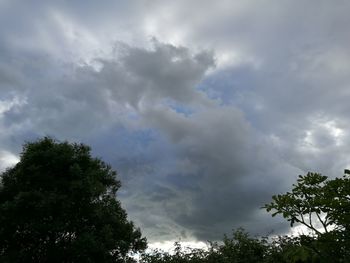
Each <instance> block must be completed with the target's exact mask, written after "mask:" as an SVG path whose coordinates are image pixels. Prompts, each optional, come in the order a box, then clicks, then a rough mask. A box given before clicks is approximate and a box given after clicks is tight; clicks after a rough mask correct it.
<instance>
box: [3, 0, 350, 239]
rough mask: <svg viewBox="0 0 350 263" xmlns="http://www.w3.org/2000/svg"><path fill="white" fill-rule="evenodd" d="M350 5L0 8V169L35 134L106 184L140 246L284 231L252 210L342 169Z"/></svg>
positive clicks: (349, 140)
mask: <svg viewBox="0 0 350 263" xmlns="http://www.w3.org/2000/svg"><path fill="white" fill-rule="evenodd" d="M349 11H350V2H349V1H345V0H335V1H328V0H327V1H326V0H318V1H315V0H308V1H292V0H280V1H272V0H263V1H257V0H255V1H253V0H246V1H232V0H230V1H229V0H217V1H209V0H201V1H197V0H191V1H188V0H187V1H185V0H177V1H167V0H153V1H151V0H139V1H136V0H128V1H126V0H125V1H117V0H114V1H112V0H106V1H92V0H85V1H63V0H62V1H40V0H32V1H17V0H0V35H1V38H0V58H1V59H0V170H4V169H5V168H6V167H9V166H10V165H13V164H14V163H16V162H17V161H18V156H19V153H20V152H21V149H22V145H23V143H24V142H26V141H33V140H36V139H38V138H41V137H42V136H52V137H54V138H56V139H58V140H68V141H70V142H82V143H85V144H88V145H90V146H91V147H92V152H93V155H94V156H96V157H99V158H101V159H103V160H104V161H106V162H107V163H109V164H111V165H112V167H113V168H114V169H115V170H117V172H118V178H119V179H120V180H121V182H122V187H121V188H120V190H119V192H118V199H119V200H121V202H122V205H123V207H124V208H125V209H126V211H127V213H128V216H129V218H130V219H131V220H133V221H134V222H135V224H136V225H137V226H139V227H140V228H141V230H142V233H143V235H144V236H146V237H147V239H148V241H149V242H150V243H151V244H152V243H154V244H156V243H157V244H159V243H160V242H170V241H173V240H182V241H189V242H192V241H193V242H195V241H196V242H199V241H206V240H218V239H221V238H222V237H223V234H225V233H226V234H229V233H230V232H231V230H232V229H235V228H238V227H244V228H245V229H247V230H248V231H249V232H251V233H254V234H262V235H267V234H271V233H277V234H278V233H285V232H286V231H288V229H289V226H288V224H286V223H285V222H284V220H283V219H282V218H272V217H271V216H270V215H269V214H268V213H267V212H266V211H264V210H262V209H261V207H262V206H263V205H264V204H265V203H267V202H269V201H270V200H271V196H272V195H274V194H279V193H284V192H286V191H288V190H289V189H290V188H291V185H292V184H293V183H294V182H295V180H296V178H297V176H298V175H299V174H305V173H306V172H308V171H314V172H321V173H323V174H325V175H328V176H330V177H335V176H341V175H342V173H343V170H344V169H345V168H350V157H349V150H350V133H349V125H350V124H349V123H350V122H349V119H350V115H349V113H350V103H349V99H350V48H349V44H350V33H349V24H350V16H349Z"/></svg>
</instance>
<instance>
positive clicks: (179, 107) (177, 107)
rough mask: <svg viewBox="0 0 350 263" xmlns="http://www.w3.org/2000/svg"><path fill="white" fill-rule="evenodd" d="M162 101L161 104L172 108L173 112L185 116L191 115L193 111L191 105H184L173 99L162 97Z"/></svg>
mask: <svg viewBox="0 0 350 263" xmlns="http://www.w3.org/2000/svg"><path fill="white" fill-rule="evenodd" d="M162 102H163V104H165V105H166V106H168V107H169V108H171V109H172V110H174V111H175V112H177V113H180V114H182V115H184V116H186V117H189V116H191V115H192V114H193V113H194V112H195V109H194V108H193V107H190V106H188V105H184V104H182V103H179V102H177V101H175V100H173V99H169V98H167V99H164V100H163V101H162Z"/></svg>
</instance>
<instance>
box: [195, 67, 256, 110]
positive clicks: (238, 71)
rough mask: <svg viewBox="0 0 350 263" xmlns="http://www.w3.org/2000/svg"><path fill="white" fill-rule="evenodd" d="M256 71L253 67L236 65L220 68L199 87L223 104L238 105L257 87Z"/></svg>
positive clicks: (198, 87)
mask: <svg viewBox="0 0 350 263" xmlns="http://www.w3.org/2000/svg"><path fill="white" fill-rule="evenodd" d="M254 75H255V72H253V69H252V68H251V67H234V68H227V69H225V70H220V71H217V72H215V73H214V74H212V75H210V76H208V77H207V78H205V79H204V80H203V81H202V82H201V83H200V84H199V85H198V86H197V89H198V90H200V91H203V92H205V93H206V94H207V96H208V97H209V98H211V99H215V100H219V101H220V102H221V104H222V105H236V106H238V105H239V104H240V103H241V102H242V98H244V97H245V96H246V94H249V93H250V92H252V91H253V90H254V89H255V88H256V87H257V85H258V84H257V82H256V78H255V76H254Z"/></svg>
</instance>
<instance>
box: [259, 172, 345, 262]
mask: <svg viewBox="0 0 350 263" xmlns="http://www.w3.org/2000/svg"><path fill="white" fill-rule="evenodd" d="M349 174H350V171H349V170H345V174H344V176H343V177H342V178H335V179H333V180H330V179H328V177H327V176H323V175H321V174H318V173H308V174H307V175H305V176H302V175H300V176H299V178H298V180H297V183H296V184H294V185H293V189H292V191H291V192H287V193H286V194H280V195H275V196H273V197H272V199H273V201H272V202H271V203H270V204H266V205H265V206H264V208H266V210H267V211H268V212H270V211H273V214H272V216H275V215H277V214H281V215H282V216H283V217H284V218H286V219H287V220H288V221H289V222H290V224H291V226H293V225H294V224H295V223H299V224H302V225H304V226H306V227H307V228H308V229H309V230H311V232H312V234H313V235H311V236H303V237H302V242H301V244H302V245H304V246H306V247H307V248H309V249H312V251H313V253H314V254H316V255H318V258H319V259H320V261H323V260H324V262H347V261H346V259H347V258H349V257H350V178H349ZM313 257H314V255H313ZM329 260H330V261H329Z"/></svg>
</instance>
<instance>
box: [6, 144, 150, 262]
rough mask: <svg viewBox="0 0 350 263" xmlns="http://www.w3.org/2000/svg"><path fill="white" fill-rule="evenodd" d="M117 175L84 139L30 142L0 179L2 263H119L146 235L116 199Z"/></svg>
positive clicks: (143, 244) (142, 243) (141, 245)
mask: <svg viewBox="0 0 350 263" xmlns="http://www.w3.org/2000/svg"><path fill="white" fill-rule="evenodd" d="M119 187H120V182H119V181H118V180H117V179H116V172H115V171H113V170H112V169H111V167H110V166H109V165H107V164H105V163H104V162H103V161H101V160H100V159H97V158H92V157H91V153H90V148H89V147H88V146H86V145H83V144H76V143H73V144H70V143H68V142H58V141H56V140H53V139H51V138H44V139H41V140H38V141H36V142H32V143H27V144H25V145H24V147H23V152H22V153H21V155H20V161H19V163H17V164H16V165H15V166H14V167H12V168H10V169H7V170H6V171H5V172H4V173H3V174H2V176H1V184H0V261H1V262H124V260H126V258H127V255H128V253H129V252H131V251H134V252H136V251H139V250H143V249H145V247H146V240H145V238H142V236H141V233H140V231H139V230H138V229H136V228H135V227H134V224H133V222H131V221H128V219H127V214H126V212H125V210H123V209H122V208H121V205H120V202H119V201H118V200H116V192H117V190H118V188H119Z"/></svg>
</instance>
